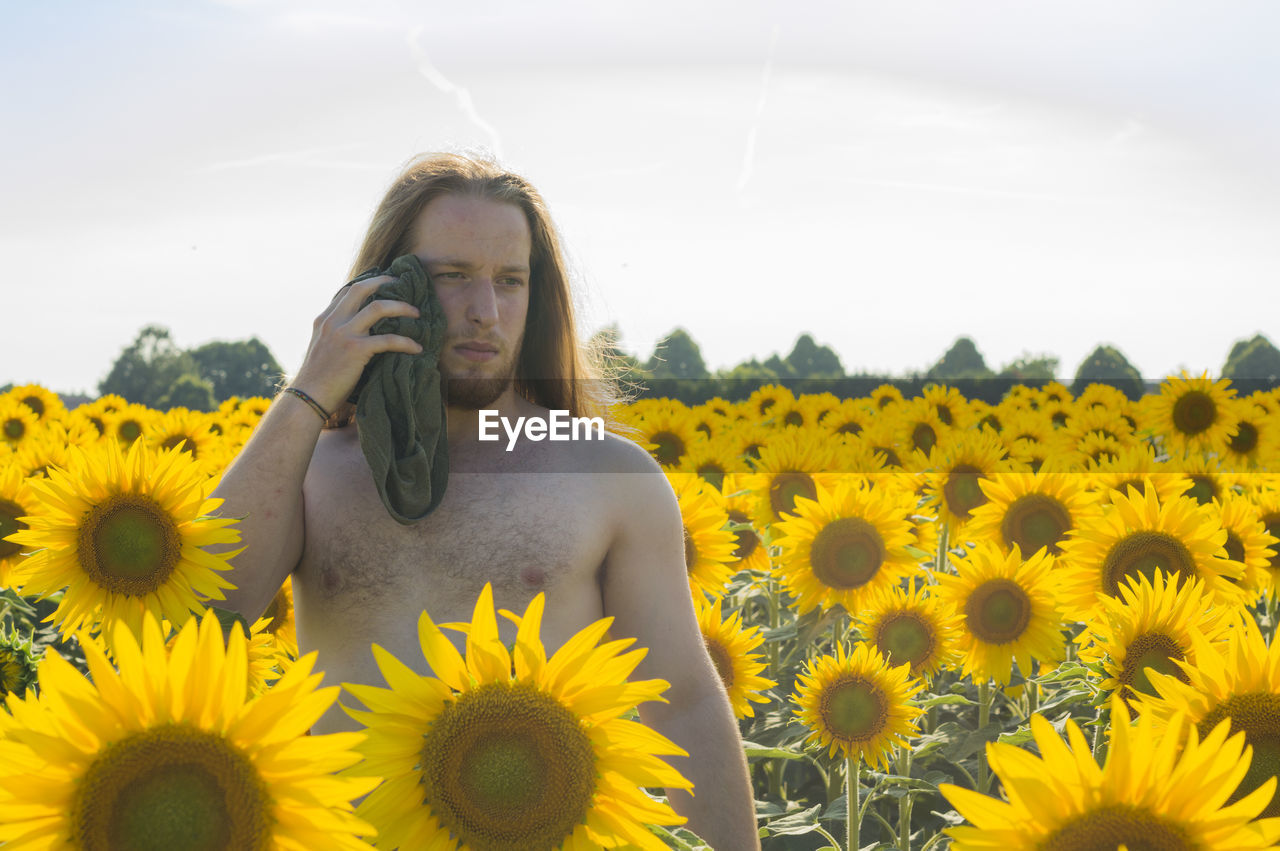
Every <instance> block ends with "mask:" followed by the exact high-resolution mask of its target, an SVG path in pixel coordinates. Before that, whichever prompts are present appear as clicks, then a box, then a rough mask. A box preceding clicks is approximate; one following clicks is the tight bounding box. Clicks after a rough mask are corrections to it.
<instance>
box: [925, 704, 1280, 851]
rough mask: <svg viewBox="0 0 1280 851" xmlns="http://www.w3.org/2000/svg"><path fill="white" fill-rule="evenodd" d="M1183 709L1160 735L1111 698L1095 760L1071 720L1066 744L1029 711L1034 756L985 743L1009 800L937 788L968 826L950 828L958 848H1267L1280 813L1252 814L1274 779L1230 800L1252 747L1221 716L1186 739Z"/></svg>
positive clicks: (1279, 831) (1279, 829) (1278, 833)
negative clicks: (1107, 732) (1107, 741)
mask: <svg viewBox="0 0 1280 851" xmlns="http://www.w3.org/2000/svg"><path fill="white" fill-rule="evenodd" d="M1185 725H1186V720H1185V718H1183V717H1182V716H1178V717H1177V718H1175V719H1173V720H1172V721H1171V724H1170V727H1171V729H1170V732H1171V733H1172V735H1162V734H1161V732H1160V731H1158V730H1157V729H1156V726H1155V725H1154V724H1153V723H1152V720H1151V718H1150V717H1149V716H1146V715H1143V716H1140V717H1139V718H1138V723H1137V726H1136V727H1131V726H1130V720H1129V713H1128V711H1127V710H1126V709H1125V706H1124V703H1123V702H1122V701H1121V700H1120V699H1119V698H1113V699H1112V701H1111V731H1112V733H1111V747H1110V749H1109V750H1108V752H1107V759H1106V762H1105V764H1104V765H1103V766H1102V767H1101V768H1099V767H1098V764H1097V763H1096V762H1095V761H1094V759H1093V754H1092V752H1091V748H1090V746H1089V742H1088V741H1087V740H1086V739H1085V737H1084V735H1083V734H1082V733H1081V732H1080V728H1079V727H1078V726H1076V723H1075V722H1074V721H1072V720H1070V719H1068V720H1067V722H1066V742H1064V741H1063V740H1062V739H1061V738H1060V737H1059V736H1058V733H1057V732H1056V731H1055V730H1054V728H1053V725H1052V724H1050V723H1049V721H1048V720H1047V719H1046V718H1045V717H1044V716H1043V715H1033V716H1031V733H1032V735H1033V736H1034V737H1035V741H1036V745H1037V747H1038V749H1039V755H1036V754H1033V753H1030V752H1028V751H1026V750H1024V749H1022V748H1019V747H1015V746H1014V745H1007V744H995V743H992V744H988V745H987V754H988V760H989V761H990V763H991V768H992V770H993V771H994V772H995V773H996V774H997V775H998V776H999V777H1000V780H1001V782H1002V783H1003V784H1004V789H1005V796H1006V798H1007V801H999V800H996V799H995V798H990V797H987V796H986V795H982V794H980V793H978V792H975V791H973V790H971V789H963V788H961V787H959V786H953V785H951V784H950V783H943V784H941V785H940V786H939V787H938V791H940V792H941V793H942V794H943V795H944V796H945V797H946V799H947V800H948V801H950V802H951V804H952V806H954V807H955V808H956V809H957V810H959V811H960V814H961V815H963V816H964V817H965V818H966V819H967V820H968V821H969V822H970V823H971V826H969V825H966V826H964V827H953V828H950V829H948V830H947V831H946V832H947V834H948V835H950V836H951V837H952V838H953V839H955V844H954V845H953V846H952V848H954V849H955V851H996V849H1006V848H1027V849H1030V848H1035V849H1045V851H1055V850H1056V849H1063V851H1067V849H1070V851H1077V849H1079V851H1094V849H1096V851H1103V849H1105V851H1113V849H1118V848H1128V849H1130V851H1254V849H1262V848H1273V847H1274V845H1273V844H1272V843H1273V842H1274V841H1275V840H1276V839H1277V838H1280V820H1277V819H1263V820H1261V821H1252V819H1254V818H1255V817H1256V816H1257V815H1258V813H1259V811H1261V810H1262V808H1263V807H1264V806H1265V805H1266V800H1267V798H1269V797H1270V794H1271V788H1272V786H1273V784H1267V787H1266V788H1265V789H1263V790H1260V791H1259V792H1258V793H1257V794H1254V795H1251V796H1248V797H1246V798H1244V799H1243V800H1240V801H1238V802H1237V803H1234V804H1229V805H1228V804H1227V800H1228V796H1229V795H1230V794H1231V792H1232V790H1233V789H1235V788H1236V786H1237V785H1238V784H1239V783H1240V780H1241V778H1242V777H1244V776H1245V772H1246V771H1248V769H1249V764H1250V757H1251V755H1252V756H1254V757H1255V758H1256V756H1257V754H1256V749H1255V750H1253V751H1251V749H1250V748H1249V746H1248V745H1247V744H1246V743H1245V741H1244V740H1243V737H1241V736H1231V737H1230V738H1228V734H1227V728H1226V725H1225V724H1221V725H1218V726H1217V727H1215V728H1213V729H1211V730H1209V731H1207V732H1204V733H1203V734H1202V735H1201V736H1197V735H1195V734H1194V732H1193V733H1192V734H1191V735H1190V737H1189V738H1188V739H1187V743H1186V745H1185V747H1184V746H1181V745H1180V734H1181V732H1182V729H1183V727H1184V726H1185Z"/></svg>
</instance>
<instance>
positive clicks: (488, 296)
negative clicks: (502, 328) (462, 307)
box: [467, 275, 498, 328]
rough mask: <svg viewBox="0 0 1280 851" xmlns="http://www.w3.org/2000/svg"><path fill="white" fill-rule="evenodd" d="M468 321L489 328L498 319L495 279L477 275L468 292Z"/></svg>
mask: <svg viewBox="0 0 1280 851" xmlns="http://www.w3.org/2000/svg"><path fill="white" fill-rule="evenodd" d="M467 321H468V322H470V323H473V324H475V325H479V326H480V327H481V328H488V327H490V326H492V325H493V324H495V323H496V322H497V321H498V297H497V293H496V291H495V290H494V285H493V279H492V278H487V277H484V276H480V275H478V276H476V278H475V279H473V280H472V282H471V286H470V287H468V292H467Z"/></svg>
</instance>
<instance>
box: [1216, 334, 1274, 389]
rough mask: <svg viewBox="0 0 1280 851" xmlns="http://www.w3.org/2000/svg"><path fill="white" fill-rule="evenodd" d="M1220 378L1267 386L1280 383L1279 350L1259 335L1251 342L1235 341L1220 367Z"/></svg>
mask: <svg viewBox="0 0 1280 851" xmlns="http://www.w3.org/2000/svg"><path fill="white" fill-rule="evenodd" d="M1222 377H1223V378H1230V379H1231V380H1232V381H1257V382H1260V383H1265V384H1267V385H1269V386H1273V385H1275V384H1277V383H1280V349H1277V348H1276V347H1275V346H1274V345H1272V343H1271V341H1270V340H1268V339H1267V338H1266V337H1264V336H1262V335H1261V334H1258V335H1256V336H1255V337H1254V338H1253V339H1252V340H1237V341H1236V344H1235V345H1234V346H1232V347H1231V354H1229V355H1228V356H1227V362H1226V363H1225V364H1223V365H1222Z"/></svg>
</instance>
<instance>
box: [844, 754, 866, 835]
mask: <svg viewBox="0 0 1280 851" xmlns="http://www.w3.org/2000/svg"><path fill="white" fill-rule="evenodd" d="M844 777H845V781H846V783H847V784H848V790H847V791H846V792H845V799H844V802H845V810H846V812H845V840H846V841H845V848H846V851H858V848H859V847H861V846H860V845H859V844H858V840H859V834H860V833H861V831H862V810H861V808H860V807H859V806H858V795H859V792H860V791H861V790H860V789H859V786H861V784H862V757H854V756H851V755H847V754H846V755H845V758H844Z"/></svg>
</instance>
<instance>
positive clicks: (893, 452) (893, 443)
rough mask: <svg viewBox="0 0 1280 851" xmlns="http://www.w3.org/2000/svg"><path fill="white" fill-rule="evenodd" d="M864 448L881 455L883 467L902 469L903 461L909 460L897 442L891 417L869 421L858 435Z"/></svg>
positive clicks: (908, 456)
mask: <svg viewBox="0 0 1280 851" xmlns="http://www.w3.org/2000/svg"><path fill="white" fill-rule="evenodd" d="M858 437H859V438H860V439H861V440H862V443H863V445H864V446H866V447H867V448H869V449H870V450H871V451H872V452H874V453H876V454H879V455H883V456H884V462H885V466H887V467H897V468H899V469H902V468H903V467H904V464H903V459H910V457H911V456H910V455H908V454H907V451H906V450H905V449H903V448H902V446H900V445H899V444H898V442H897V440H898V436H897V431H896V428H895V426H894V424H893V422H892V417H885V416H881V417H878V418H876V419H874V420H872V421H871V423H870V424H869V425H868V426H867V427H866V428H864V429H863V430H862V432H861V433H860V434H859V435H858Z"/></svg>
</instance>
